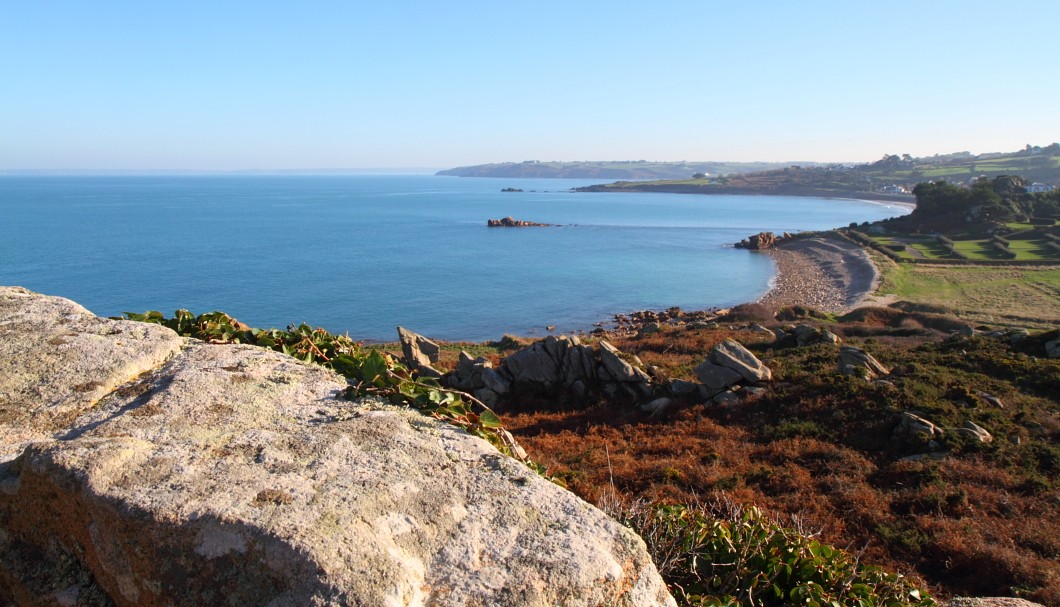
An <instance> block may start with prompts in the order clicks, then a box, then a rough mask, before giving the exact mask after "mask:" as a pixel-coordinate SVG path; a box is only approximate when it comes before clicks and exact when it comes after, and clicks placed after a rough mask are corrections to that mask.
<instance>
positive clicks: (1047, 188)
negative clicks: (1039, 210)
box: [1026, 182, 1054, 194]
mask: <svg viewBox="0 0 1060 607" xmlns="http://www.w3.org/2000/svg"><path fill="white" fill-rule="evenodd" d="M1053 189H1054V188H1053V186H1051V185H1049V184H1048V183H1038V182H1034V183H1032V184H1030V185H1029V186H1027V188H1026V190H1027V193H1028V194H1038V193H1040V192H1052V191H1053Z"/></svg>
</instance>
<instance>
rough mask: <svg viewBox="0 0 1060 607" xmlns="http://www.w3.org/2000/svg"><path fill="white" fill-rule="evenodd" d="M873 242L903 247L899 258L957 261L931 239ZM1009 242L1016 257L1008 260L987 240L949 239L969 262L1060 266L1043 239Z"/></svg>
mask: <svg viewBox="0 0 1060 607" xmlns="http://www.w3.org/2000/svg"><path fill="white" fill-rule="evenodd" d="M1012 225H1013V226H1021V227H1028V228H1029V227H1032V226H1030V225H1029V224H1012ZM870 238H872V239H873V240H874V241H875V242H877V243H879V244H881V245H883V246H885V247H891V248H893V247H895V246H896V245H898V246H901V245H905V250H904V251H902V250H899V251H895V252H896V253H897V254H898V256H899V257H900V258H902V259H916V258H923V259H959V258H957V257H954V256H953V255H951V254H950V253H949V251H947V250H946V248H945V247H944V246H943V245H942V243H941V242H939V240H938V239H936V238H933V237H930V236H920V235H912V234H906V235H903V234H896V235H893V236H870ZM1005 238H1006V239H1007V240H1008V241H1009V245H1008V249H1009V250H1010V251H1012V252H1013V253H1015V254H1016V257H1015V258H1012V259H1009V258H1008V257H1006V256H1005V255H1004V254H1003V253H1002V252H1001V251H999V250H998V249H997V248H995V247H994V245H993V244H992V242H991V239H989V238H985V239H984V238H975V239H971V238H969V239H959V238H952V240H953V248H954V250H956V251H958V252H959V253H961V254H963V255H964V256H965V257H966V258H967V259H968V260H971V261H1005V260H1010V261H1012V262H1015V263H1018V262H1021V261H1051V260H1055V261H1056V262H1057V263H1058V264H1060V252H1057V251H1056V250H1054V249H1051V248H1050V247H1049V246H1048V244H1047V242H1048V241H1047V240H1046V239H1045V237H1044V236H1041V235H1038V236H1037V237H1032V238H1021V237H1020V236H1019V234H1018V233H1015V234H1009V235H1007V236H1006V237H1005Z"/></svg>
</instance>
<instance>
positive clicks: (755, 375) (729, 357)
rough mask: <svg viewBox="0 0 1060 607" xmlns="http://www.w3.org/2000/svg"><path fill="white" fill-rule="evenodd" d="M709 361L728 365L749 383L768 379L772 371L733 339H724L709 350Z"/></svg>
mask: <svg viewBox="0 0 1060 607" xmlns="http://www.w3.org/2000/svg"><path fill="white" fill-rule="evenodd" d="M709 360H710V362H713V363H714V364H716V365H721V366H722V367H728V368H729V369H732V370H733V371H736V372H737V373H739V374H740V375H742V376H743V378H744V379H746V380H747V381H749V382H751V383H756V382H762V381H769V380H770V379H772V378H773V372H772V371H771V370H770V369H769V367H767V366H765V365H764V364H762V361H760V360H758V357H757V356H755V355H754V354H752V353H751V351H750V350H748V349H747V348H745V347H743V345H741V344H740V343H739V342H737V341H736V340H734V339H726V340H725V341H723V342H721V343H720V344H717V345H716V346H714V348H713V349H712V350H711V351H710V359H709Z"/></svg>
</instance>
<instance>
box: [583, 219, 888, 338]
mask: <svg viewBox="0 0 1060 607" xmlns="http://www.w3.org/2000/svg"><path fill="white" fill-rule="evenodd" d="M749 253H752V254H764V255H769V256H770V257H772V258H773V261H774V263H775V264H776V276H775V277H774V278H773V284H772V287H771V288H770V290H769V291H768V292H767V293H766V294H765V295H763V296H762V297H760V298H759V299H757V300H756V301H753V302H745V303H758V304H763V305H766V306H769V307H771V308H781V307H788V306H805V307H808V308H813V309H815V310H818V311H821V312H831V313H837V314H842V313H846V312H849V311H850V310H853V309H855V308H858V307H861V306H863V305H868V304H870V303H880V304H883V303H884V302H882V301H878V299H877V298H873V297H872V294H873V293H874V292H875V291H876V288H877V287H878V286H879V281H880V272H879V269H878V268H877V267H876V265H875V264H874V263H873V262H872V259H871V258H870V257H869V255H868V253H867V252H866V251H865V250H864V249H862V248H861V247H859V246H857V245H855V244H853V243H851V242H848V241H846V240H843V239H841V238H838V237H836V236H834V235H832V234H831V233H828V232H824V233H821V234H819V235H816V236H810V237H796V238H792V239H787V240H782V241H780V242H779V243H778V244H777V245H776V246H775V247H773V248H770V249H767V250H764V251H749ZM730 309H731V308H726V309H719V308H707V309H701V310H689V311H685V310H681V309H680V308H670V309H667V310H663V311H658V312H656V311H653V310H640V311H636V312H630V313H626V314H615V315H614V316H613V317H612V318H611V320H610V321H609V322H599V323H596V328H595V329H594V330H593V331H592V332H606V333H610V334H617V335H630V334H634V333H638V332H640V331H642V330H644V329H645V328H647V327H648V326H649V325H654V324H671V323H677V324H683V323H692V322H710V321H714V320H717V319H719V318H720V317H723V316H725V315H726V314H727V313H728V312H729V310H730Z"/></svg>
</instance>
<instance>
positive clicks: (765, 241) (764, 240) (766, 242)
mask: <svg viewBox="0 0 1060 607" xmlns="http://www.w3.org/2000/svg"><path fill="white" fill-rule="evenodd" d="M735 246H736V248H737V249H750V250H752V251H764V250H766V249H772V248H773V247H775V246H777V237H776V236H775V235H774V234H773V233H772V232H759V233H758V234H755V235H754V236H749V237H747V238H744V239H743V240H741V241H740V242H738V243H736V245H735Z"/></svg>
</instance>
